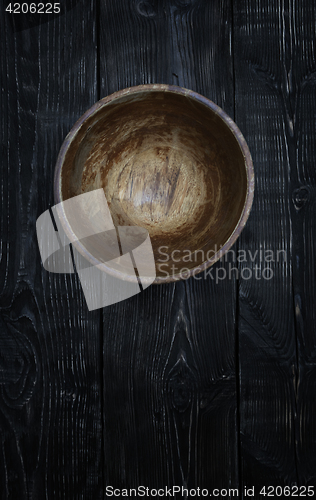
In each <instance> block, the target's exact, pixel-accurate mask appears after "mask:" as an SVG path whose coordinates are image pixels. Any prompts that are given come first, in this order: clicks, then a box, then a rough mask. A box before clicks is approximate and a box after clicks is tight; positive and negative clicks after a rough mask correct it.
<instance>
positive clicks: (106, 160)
mask: <svg viewBox="0 0 316 500" xmlns="http://www.w3.org/2000/svg"><path fill="white" fill-rule="evenodd" d="M99 188H103V189H104V193H105V196H106V199H107V201H108V204H109V207H110V211H111V214H112V218H113V221H114V224H115V225H117V226H135V225H136V226H141V227H143V228H145V229H146V230H147V231H148V233H149V235H150V238H151V243H152V247H153V251H154V256H155V262H156V280H155V282H156V283H163V282H168V281H175V280H178V279H181V278H184V277H188V276H191V275H193V274H196V273H198V272H201V271H202V270H203V269H206V268H207V267H209V266H210V265H211V264H213V263H214V262H215V261H216V260H218V258H219V257H220V255H221V253H220V249H221V252H222V253H224V252H225V251H227V250H228V249H229V248H230V246H231V245H232V244H233V243H234V242H235V240H236V239H237V237H238V235H239V234H240V232H241V230H242V228H243V227H244V225H245V223H246V220H247V218H248V215H249V212H250V209H251V204H252V199H253V190H254V174H253V166H252V160H251V156H250V153H249V150H248V147H247V144H246V142H245V140H244V138H243V136H242V134H241V132H240V131H239V129H238V128H237V126H236V125H235V124H234V122H233V121H232V120H231V119H230V118H229V117H228V116H227V115H226V114H225V113H224V111H223V110H221V109H220V108H219V107H218V106H216V105H215V104H214V103H213V102H211V101H209V100H208V99H206V98H205V97H203V96H201V95H199V94H197V93H195V92H193V91H189V90H186V89H183V88H180V87H173V86H172V87H171V86H167V85H142V86H139V87H132V88H129V89H125V90H122V91H119V92H116V93H115V94H112V95H111V96H108V97H106V98H104V99H102V100H101V101H99V102H98V103H96V104H95V105H94V106H93V107H92V108H91V109H90V110H89V111H87V113H85V115H83V117H82V118H81V119H80V120H79V121H78V122H77V123H76V124H75V126H74V127H73V129H72V130H71V132H70V133H69V134H68V136H67V138H66V139H65V142H64V144H63V146H62V149H61V151H60V154H59V157H58V161H57V165H56V171H55V201H56V203H59V202H60V201H63V200H67V199H69V198H72V197H73V196H77V195H79V194H82V193H87V192H89V191H92V190H95V189H99ZM96 230H97V228H96ZM189 256H191V257H189ZM185 269H187V271H185ZM122 278H124V276H122Z"/></svg>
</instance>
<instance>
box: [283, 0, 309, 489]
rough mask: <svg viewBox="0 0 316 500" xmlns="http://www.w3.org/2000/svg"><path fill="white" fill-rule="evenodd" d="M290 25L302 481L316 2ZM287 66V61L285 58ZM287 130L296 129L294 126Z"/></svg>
mask: <svg viewBox="0 0 316 500" xmlns="http://www.w3.org/2000/svg"><path fill="white" fill-rule="evenodd" d="M288 9H289V19H290V20H292V22H291V25H290V27H291V30H290V34H289V35H288V45H289V47H291V54H292V60H291V65H290V67H289V71H288V74H289V76H288V79H289V81H290V82H291V87H290V88H291V92H290V93H289V96H288V108H289V117H290V119H291V120H292V122H293V133H288V143H289V156H290V161H291V177H290V192H289V197H290V199H291V201H290V206H291V218H292V227H293V233H292V240H293V243H292V245H293V295H294V314H295V329H296V334H297V342H298V370H299V373H298V384H297V395H296V396H297V418H296V443H297V447H296V453H297V469H298V477H299V482H300V484H304V485H315V484H316V454H315V450H316V424H315V418H314V415H315V411H316V401H315V388H316V349H315V348H316V328H315V324H316V322H315V320H316V310H315V302H316V267H315V262H316V259H315V234H316V218H315V215H316V169H315V158H316V148H315V132H316V130H315V108H316V100H315V84H316V58H315V38H316V34H315V24H316V7H315V5H314V4H310V3H309V2H307V1H304V2H300V3H297V2H293V3H290V4H289V6H288ZM286 62H287V65H288V66H289V61H288V60H287V61H286ZM289 132H292V130H290V131H289Z"/></svg>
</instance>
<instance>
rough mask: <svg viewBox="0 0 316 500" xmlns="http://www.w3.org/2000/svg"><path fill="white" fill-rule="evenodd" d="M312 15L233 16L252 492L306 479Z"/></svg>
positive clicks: (302, 11) (245, 464)
mask: <svg viewBox="0 0 316 500" xmlns="http://www.w3.org/2000/svg"><path fill="white" fill-rule="evenodd" d="M313 16H314V17H313ZM314 21H315V12H314V10H313V9H312V12H311V8H310V7H309V4H308V2H296V1H294V0H293V1H292V0H280V1H278V2H270V1H268V2H262V1H258V2H257V1H251V0H249V1H244V2H240V5H238V8H237V7H236V8H235V15H234V24H235V31H234V50H235V68H236V97H235V98H236V120H237V123H238V125H239V126H240V127H241V129H242V131H243V132H244V134H245V137H246V140H247V141H248V145H249V147H250V150H251V151H252V155H253V160H254V168H255V175H256V196H255V202H254V206H253V210H252V214H251V217H250V219H249V222H248V225H247V227H246V229H245V231H244V233H243V235H242V238H241V243H240V245H241V246H240V248H242V249H244V250H246V251H247V252H249V251H251V252H252V255H254V254H255V252H256V251H257V250H258V255H257V257H256V258H255V259H254V262H252V261H251V259H250V257H249V256H248V259H247V262H245V263H242V264H241V266H240V267H241V270H244V278H243V279H241V280H240V288H239V339H240V340H239V346H240V400H241V436H242V440H241V444H242V447H241V450H242V477H243V481H244V483H245V482H247V483H248V484H252V483H256V484H257V485H258V487H260V486H267V485H269V484H271V485H291V484H296V483H297V484H303V485H306V484H314V483H313V481H314V480H315V472H313V470H314V467H313V466H314V464H315V459H314V456H313V453H312V450H314V446H315V444H314V443H315V439H314V436H315V426H314V423H312V420H311V415H313V413H314V411H315V401H314V396H312V394H313V388H314V380H315V379H314V376H313V375H314V373H315V371H314V370H315V358H314V346H315V326H314V325H315V323H314V321H313V320H314V314H315V313H314V307H313V306H312V301H313V299H314V297H315V267H314V266H315V264H314V259H313V257H314V253H313V252H314V251H313V246H314V243H312V238H313V235H314V233H315V222H314V221H313V217H312V214H315V205H314V203H315V197H314V192H315V191H314V189H315V173H314V172H315V170H314V165H313V166H312V164H313V161H314V158H313V159H312V155H313V153H314V151H315V140H314V128H315V125H314V113H315V111H314V110H315V107H314V106H315V103H314V101H313V99H312V95H313V94H314V87H313V84H314V75H313V73H314V71H315V69H314V68H315V60H314V45H313V44H314V39H315V33H314V26H315V23H314ZM249 40H251V43H249ZM245 111H246V112H245ZM260 250H262V251H263V252H265V251H266V250H272V252H273V255H272V254H271V253H270V254H266V257H264V253H263V256H262V257H261V258H260ZM278 251H279V252H280V251H282V252H283V251H284V253H283V254H282V255H281V254H279V257H280V258H279V259H278V253H277V252H278ZM267 255H268V256H267ZM272 256H273V258H274V261H271V262H269V260H271V257H272ZM256 266H257V269H256ZM247 268H248V269H250V272H251V273H252V277H250V278H249V272H248V271H247ZM264 269H270V271H268V270H267V271H266V273H267V274H266V277H271V279H268V280H267V279H263V277H262V272H264ZM268 273H269V274H268ZM272 275H273V276H272ZM259 276H261V279H257V277H259ZM307 442H309V444H308V445H307ZM258 498H259V497H258Z"/></svg>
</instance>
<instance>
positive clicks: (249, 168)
mask: <svg viewBox="0 0 316 500" xmlns="http://www.w3.org/2000/svg"><path fill="white" fill-rule="evenodd" d="M154 91H159V92H170V93H175V94H178V95H183V96H185V97H189V98H191V99H193V100H196V101H198V102H199V103H201V104H203V105H204V106H206V107H207V108H209V109H210V110H211V111H213V112H214V113H216V114H217V115H218V116H219V117H220V119H221V120H222V121H223V122H224V124H225V125H226V126H227V127H228V128H229V129H230V131H231V132H232V135H233V136H234V138H235V139H236V141H237V143H238V145H239V147H240V150H241V152H242V155H243V157H244V166H245V171H246V178H247V193H246V197H245V202H244V206H243V209H242V211H241V215H240V217H239V220H238V222H237V224H236V226H235V228H234V230H233V231H232V232H231V234H230V236H229V238H228V239H227V240H226V242H225V243H224V245H222V246H221V247H220V249H219V250H217V251H216V252H215V253H214V255H212V257H210V258H209V259H207V260H206V261H205V262H203V263H202V264H200V265H199V266H196V267H193V268H192V269H188V272H185V273H183V272H181V271H180V272H179V273H177V274H174V275H168V276H156V277H155V280H154V282H153V283H154V284H162V283H170V282H175V281H179V280H185V279H188V278H189V277H191V276H195V275H196V274H199V273H201V272H202V271H205V270H206V269H207V268H209V267H210V266H212V265H213V264H214V263H215V262H217V261H218V260H219V259H220V258H221V257H222V256H223V255H224V254H225V253H226V252H227V251H228V250H229V249H230V248H231V247H232V246H233V245H234V243H235V242H236V240H237V238H238V237H239V235H240V233H241V232H242V230H243V228H244V227H245V224H246V222H247V220H248V217H249V214H250V211H251V207H252V203H253V198H254V187H255V178H254V169H253V162H252V158H251V154H250V151H249V148H248V145H247V143H246V140H245V138H244V136H243V135H242V133H241V131H240V130H239V128H238V126H237V125H236V123H235V122H234V121H233V120H232V118H230V116H229V115H228V114H227V113H226V112H225V111H224V110H223V109H222V108H220V107H219V106H218V105H217V104H215V103H214V102H213V101H211V100H210V99H208V98H207V97H205V96H203V95H201V94H199V93H197V92H195V91H193V90H189V89H186V88H184V87H178V86H176V85H168V84H161V83H153V84H143V85H137V86H133V87H127V88H125V89H122V90H118V91H117V92H114V93H112V94H110V95H108V96H106V97H103V98H102V99H100V100H99V101H97V102H96V103H95V104H93V106H91V107H90V108H89V109H88V110H87V111H86V112H85V113H84V114H83V115H82V116H81V117H80V118H79V119H78V120H77V121H76V122H75V124H74V125H73V127H72V128H71V130H70V131H69V133H68V134H67V136H66V137H65V139H64V141H63V143H62V146H61V148H60V151H59V154H58V157H57V161H56V166H55V172H54V201H55V204H56V205H57V204H59V203H61V202H62V201H63V199H62V194H61V193H62V175H61V174H62V167H63V163H64V159H65V156H66V154H67V151H68V149H69V147H70V144H71V142H72V141H73V139H74V138H75V136H76V134H77V133H78V132H79V130H80V128H81V126H82V125H83V123H84V122H85V121H86V120H87V119H88V118H90V117H91V116H93V115H94V114H95V113H96V112H97V111H98V110H99V109H100V108H102V107H104V106H106V105H107V104H108V103H110V102H112V101H114V100H116V99H119V98H121V97H124V96H126V95H131V94H137V93H142V92H154ZM63 215H64V217H63V220H61V223H62V226H63V229H64V230H65V232H66V234H67V235H68V236H70V241H72V240H73V239H75V235H74V233H73V231H72V228H71V226H70V224H69V223H68V220H67V217H66V215H65V214H64V213H63ZM74 244H75V246H76V248H77V249H78V250H79V252H80V253H81V254H82V255H83V256H84V257H85V258H86V259H87V260H88V261H89V262H91V264H93V265H95V266H98V268H99V269H101V270H103V271H104V272H107V273H109V274H111V275H112V276H115V277H117V278H120V279H122V280H125V281H133V282H134V281H135V277H132V276H128V275H123V274H122V273H121V272H119V271H116V270H114V269H112V268H109V267H107V266H106V263H101V264H100V261H98V260H97V259H96V258H95V257H93V256H92V255H91V254H90V253H89V252H88V251H87V250H86V249H85V247H84V246H83V245H82V244H81V243H80V240H77V241H76V242H75V243H74ZM186 269H187V268H186ZM199 279H201V278H199ZM141 281H142V283H143V284H145V283H146V281H148V282H150V283H152V278H148V279H146V278H143V277H142V280H141Z"/></svg>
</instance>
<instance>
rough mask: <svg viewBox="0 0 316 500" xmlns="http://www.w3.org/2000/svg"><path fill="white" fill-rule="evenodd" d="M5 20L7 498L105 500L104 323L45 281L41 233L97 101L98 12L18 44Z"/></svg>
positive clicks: (2, 420)
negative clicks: (59, 177) (72, 133)
mask: <svg viewBox="0 0 316 500" xmlns="http://www.w3.org/2000/svg"><path fill="white" fill-rule="evenodd" d="M0 17H1V39H2V47H3V50H4V52H3V57H2V58H1V75H2V109H1V130H2V132H1V133H2V144H3V148H2V168H1V209H0V213H1V247H0V252H1V254H0V311H1V314H0V318H1V320H0V322H1V330H0V331H1V333H0V426H1V437H0V443H1V448H0V491H1V498H3V499H13V498H16V499H17V498H18V499H21V500H23V499H26V498H37V499H56V498H60V499H67V500H69V499H70V498H79V497H80V498H86V499H96V498H102V484H101V483H102V481H100V480H99V476H100V468H101V459H102V456H101V441H102V439H101V436H102V423H101V401H100V382H101V377H100V373H101V368H100V367H101V363H102V360H101V359H100V351H99V346H100V313H99V312H94V313H89V312H88V309H87V307H86V305H85V302H84V299H83V294H82V292H81V289H80V285H79V281H78V280H77V279H76V277H74V276H70V275H52V274H49V273H47V272H46V271H44V270H43V268H42V265H41V260H40V255H39V250H38V246H37V239H36V231H35V222H36V219H37V217H38V216H39V215H41V214H42V213H43V212H44V211H46V210H47V209H48V208H49V206H51V205H53V204H54V202H53V174H54V165H55V162H56V159H57V154H58V151H59V148H60V146H61V143H62V141H63V139H64V137H65V136H66V134H67V133H68V131H69V129H70V127H71V126H72V125H73V123H74V122H75V120H76V119H77V118H78V117H79V116H80V115H81V114H82V113H83V112H84V111H85V110H86V109H87V108H88V107H89V106H90V105H91V104H92V103H93V102H94V101H95V100H96V99H97V93H96V83H95V82H96V34H95V33H96V30H95V19H96V11H95V3H94V2H90V3H89V6H87V7H85V8H84V9H83V8H82V5H81V4H80V5H78V6H77V7H75V8H73V9H72V10H71V11H69V12H67V13H66V14H64V15H61V16H59V17H58V18H56V19H54V20H53V21H51V22H48V23H45V24H42V25H39V26H36V27H34V28H32V29H24V30H20V31H17V32H15V33H14V31H13V29H12V26H11V23H10V20H9V19H8V15H6V16H3V15H2V16H0ZM78 47H79V48H80V50H78Z"/></svg>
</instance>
